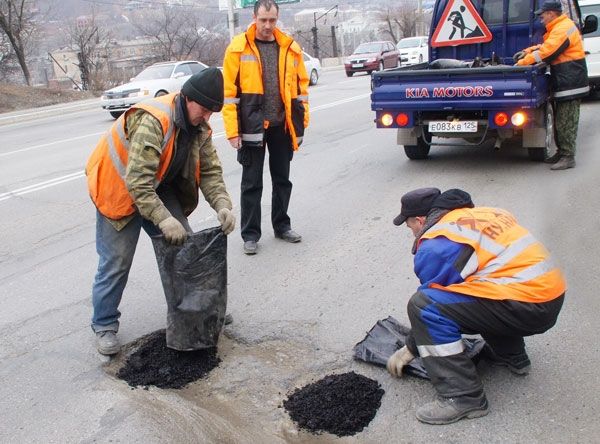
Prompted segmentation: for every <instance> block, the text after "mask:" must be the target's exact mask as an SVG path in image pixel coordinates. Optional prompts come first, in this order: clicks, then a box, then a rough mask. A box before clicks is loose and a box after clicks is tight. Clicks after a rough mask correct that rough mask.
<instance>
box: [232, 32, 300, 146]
mask: <svg viewBox="0 0 600 444" xmlns="http://www.w3.org/2000/svg"><path fill="white" fill-rule="evenodd" d="M274 35H275V40H277V44H278V45H279V90H280V93H281V99H282V101H283V104H284V107H285V126H286V129H287V131H288V132H289V133H290V135H291V138H292V145H293V147H294V150H297V149H298V146H299V145H300V144H301V143H302V138H303V136H304V128H306V127H307V126H308V120H309V108H308V81H309V79H308V75H307V73H306V68H305V67H304V59H303V55H302V49H301V48H300V45H298V43H296V42H295V41H294V39H292V38H291V37H290V36H288V35H287V34H284V33H283V32H281V31H280V30H279V29H277V28H275V30H274ZM255 36H256V25H255V24H252V25H251V26H250V27H249V28H248V30H247V31H246V32H244V33H242V34H238V35H237V36H235V37H234V38H233V40H232V41H231V43H230V44H229V46H228V47H227V50H226V51H225V58H224V60H223V77H224V82H225V104H224V106H223V121H224V123H225V132H226V134H227V138H228V139H231V138H232V137H238V136H239V137H241V139H242V143H244V144H245V145H255V146H262V143H263V138H264V130H265V128H267V127H268V126H269V122H268V121H266V120H265V119H264V113H263V110H262V99H263V93H264V89H263V84H262V65H261V60H260V54H259V52H258V48H257V47H256V44H255V43H254V40H255Z"/></svg>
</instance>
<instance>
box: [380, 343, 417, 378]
mask: <svg viewBox="0 0 600 444" xmlns="http://www.w3.org/2000/svg"><path fill="white" fill-rule="evenodd" d="M413 359H414V356H413V354H412V353H411V352H410V350H409V349H408V348H407V347H406V345H405V346H404V347H402V348H401V349H400V350H397V351H396V352H395V353H394V354H393V355H392V356H390V358H389V359H388V361H387V365H386V367H387V370H388V372H390V373H391V374H392V375H393V376H395V377H397V378H401V377H402V367H404V366H405V365H406V364H408V363H409V362H410V361H412V360H413Z"/></svg>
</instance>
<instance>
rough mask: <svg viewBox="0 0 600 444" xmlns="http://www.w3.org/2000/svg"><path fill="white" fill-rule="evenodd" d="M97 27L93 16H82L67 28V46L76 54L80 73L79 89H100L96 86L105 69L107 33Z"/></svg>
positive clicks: (100, 27)
mask: <svg viewBox="0 0 600 444" xmlns="http://www.w3.org/2000/svg"><path fill="white" fill-rule="evenodd" d="M103 28H104V27H102V26H98V24H97V22H96V17H95V14H92V15H90V16H82V17H78V18H77V19H75V21H73V22H71V23H70V24H69V26H68V28H67V34H68V38H69V40H70V42H69V46H70V47H71V49H72V50H73V51H75V52H76V53H77V58H78V61H79V65H78V66H79V71H80V72H81V89H83V90H84V91H86V90H88V89H93V90H96V89H101V88H99V87H101V86H102V85H97V84H96V83H97V82H98V79H99V73H100V72H101V71H102V70H103V69H105V68H106V61H107V57H108V50H107V48H108V44H109V41H110V39H109V37H110V36H109V33H108V32H107V31H105V30H103Z"/></svg>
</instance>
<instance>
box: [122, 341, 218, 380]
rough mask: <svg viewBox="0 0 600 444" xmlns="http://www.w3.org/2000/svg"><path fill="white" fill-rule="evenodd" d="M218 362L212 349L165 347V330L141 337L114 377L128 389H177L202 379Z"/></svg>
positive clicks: (215, 351) (214, 350)
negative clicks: (192, 349) (193, 349)
mask: <svg viewBox="0 0 600 444" xmlns="http://www.w3.org/2000/svg"><path fill="white" fill-rule="evenodd" d="M220 362H221V360H220V359H219V358H218V356H217V349H216V347H213V348H206V349H203V350H196V351H178V350H173V349H171V348H168V347H167V345H166V341H165V330H158V331H156V332H154V333H151V334H150V335H148V336H146V337H145V338H142V340H141V345H140V346H139V347H138V348H137V349H135V350H134V351H133V352H132V353H131V354H130V355H129V356H127V358H126V360H125V363H124V365H123V366H122V367H121V368H120V369H119V370H118V371H117V377H118V378H120V379H123V380H124V381H126V382H127V383H128V384H129V385H130V386H132V387H138V386H143V387H148V386H150V385H153V386H156V387H159V388H174V389H179V388H182V387H184V386H185V385H187V384H189V383H190V382H194V381H196V380H198V379H200V378H202V377H204V376H206V375H207V374H208V373H209V372H210V371H211V370H212V369H214V368H215V367H217V366H218V365H219V363H220Z"/></svg>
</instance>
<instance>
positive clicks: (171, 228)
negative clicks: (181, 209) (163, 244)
mask: <svg viewBox="0 0 600 444" xmlns="http://www.w3.org/2000/svg"><path fill="white" fill-rule="evenodd" d="M158 228H159V229H160V231H162V233H163V234H164V236H165V239H166V240H167V242H168V243H170V244H172V245H183V243H184V242H185V239H186V238H187V235H188V234H187V231H185V228H184V227H183V225H181V222H179V221H178V220H177V219H175V218H174V217H173V216H169V217H167V218H166V219H165V220H163V221H162V222H160V223H159V224H158Z"/></svg>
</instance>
